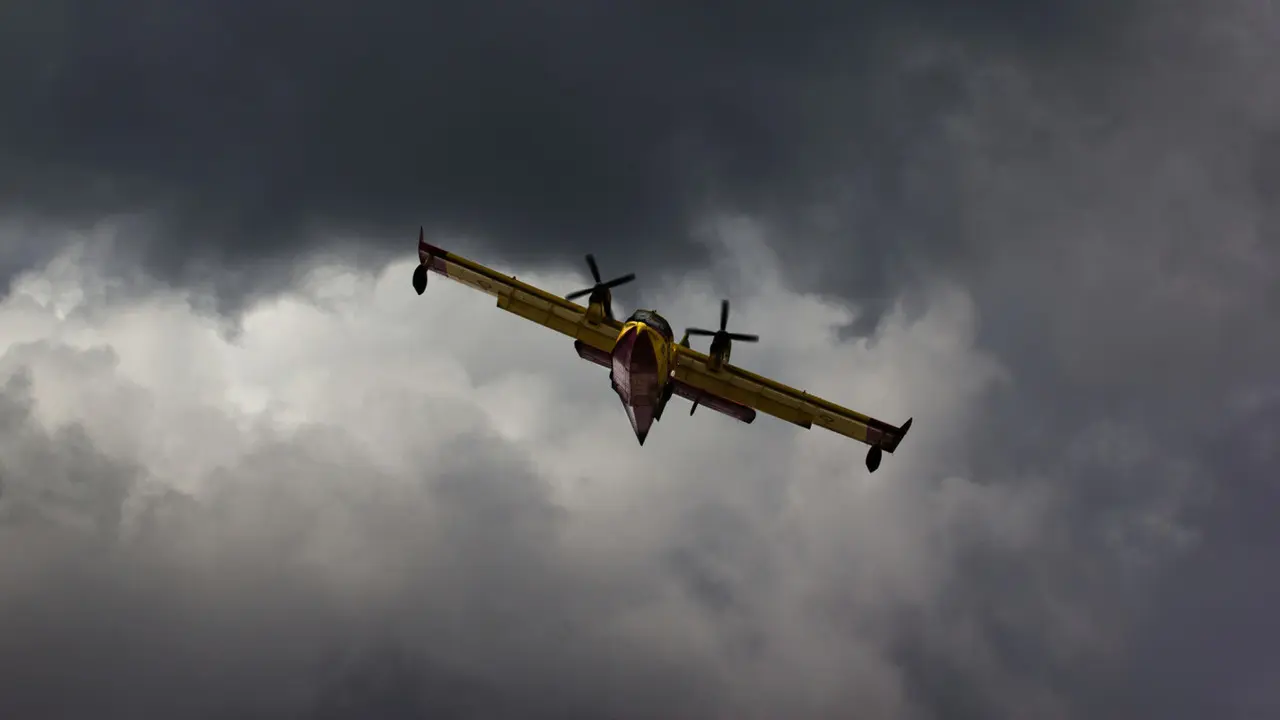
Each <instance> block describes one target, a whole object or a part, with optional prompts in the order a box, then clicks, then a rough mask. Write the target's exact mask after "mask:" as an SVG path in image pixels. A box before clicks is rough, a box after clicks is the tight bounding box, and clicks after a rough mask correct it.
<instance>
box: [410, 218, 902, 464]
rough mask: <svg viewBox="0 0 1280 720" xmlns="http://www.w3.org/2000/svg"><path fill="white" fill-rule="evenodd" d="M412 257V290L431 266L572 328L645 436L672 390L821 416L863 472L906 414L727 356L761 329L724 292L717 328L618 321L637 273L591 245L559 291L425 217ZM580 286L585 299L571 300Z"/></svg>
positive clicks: (811, 421)
mask: <svg viewBox="0 0 1280 720" xmlns="http://www.w3.org/2000/svg"><path fill="white" fill-rule="evenodd" d="M418 263H419V264H418V267H417V268H415V269H414V271H413V289H414V290H415V291H416V292H417V293H418V294H419V295H421V294H423V293H424V292H426V289H427V275H428V271H430V272H434V273H436V274H438V275H443V276H445V277H447V278H449V279H451V280H455V281H457V282H460V283H462V284H463V285H466V286H468V287H471V288H474V289H476V290H480V291H481V292H484V293H487V294H489V295H492V296H494V297H496V298H497V299H498V307H500V308H502V309H503V310H506V311H507V312H510V313H513V314H515V315H519V316H520V317H523V318H525V319H527V320H531V321H533V322H536V323H538V324H540V325H543V326H545V327H549V328H551V329H552V330H556V331H557V332H560V333H563V334H565V335H567V336H569V337H571V338H573V339H574V343H573V346H574V349H576V350H577V352H578V355H579V356H580V357H582V358H583V359H585V360H589V361H591V362H593V363H595V364H597V365H600V366H603V367H605V368H608V370H609V381H610V383H611V384H612V386H613V390H614V392H615V393H617V395H618V399H620V400H621V401H622V406H623V408H625V409H626V413H627V418H628V419H629V420H630V421H631V428H632V430H633V431H635V435H636V440H638V441H639V442H640V444H641V445H642V446H643V445H644V441H645V438H646V437H648V435H649V430H650V429H651V428H652V426H653V423H654V422H655V421H658V420H661V418H662V412H663V410H665V409H666V407H667V403H668V402H669V401H670V400H671V398H672V396H674V395H679V396H681V397H683V398H685V399H687V400H689V401H690V402H692V403H693V405H692V407H690V408H689V414H690V415H693V413H694V411H695V410H697V409H698V408H699V407H705V408H708V409H711V410H715V411H716V412H719V413H723V414H724V415H728V416H729V417H732V418H735V419H737V420H739V421H741V422H744V423H751V422H753V421H754V420H755V419H756V411H760V412H763V413H766V414H768V415H772V416H774V417H777V418H780V419H782V420H786V421H788V422H790V423H793V424H795V425H799V426H800V427H802V428H805V429H809V428H811V427H813V426H814V425H818V426H819V427H824V428H827V429H828V430H831V431H833V432H836V433H839V434H841V435H844V436H846V437H850V438H853V439H854V440H858V441H859V442H862V443H865V444H867V445H869V446H870V449H869V450H868V451H867V458H866V466H867V470H868V471H870V472H875V471H876V469H877V468H879V467H880V462H881V459H882V456H883V453H886V452H888V453H892V452H894V451H895V450H897V449H898V444H899V443H901V442H902V439H903V438H904V437H905V436H906V434H907V431H908V430H910V429H911V419H908V420H907V421H906V422H905V423H903V424H902V425H901V426H894V425H890V424H889V423H887V422H884V421H882V420H877V419H875V418H872V417H869V416H867V415H863V414H862V413H859V412H855V411H853V410H850V409H848V408H845V407H841V406H839V405H836V404H835V403H833V402H830V401H828V400H823V399H822V398H820V397H816V396H814V395H810V394H809V393H807V392H804V391H801V390H796V389H795V388H792V387H788V386H786V385H783V384H782V383H779V382H776V381H774V380H770V379H769V378H766V377H762V376H760V375H757V374H755V373H752V372H748V371H746V370H743V369H742V368H739V367H736V366H734V365H731V364H729V355H730V351H731V349H732V347H733V342H734V341H738V342H757V341H759V337H757V336H755V335H746V334H742V333H731V332H729V331H728V330H726V326H727V325H728V322H729V301H728V300H725V301H723V302H722V303H721V305H720V328H719V329H718V330H705V329H702V328H689V329H687V330H685V332H684V336H683V337H682V338H681V340H680V342H678V343H677V342H676V341H675V336H674V334H673V333H672V332H671V325H670V323H668V322H667V321H666V319H665V318H663V317H662V316H661V315H659V314H658V313H657V312H656V311H654V310H643V309H642V310H636V311H635V312H634V313H632V314H631V316H630V317H628V318H627V319H626V320H625V321H619V320H617V319H616V318H615V317H614V315H613V294H612V290H613V288H616V287H618V286H619V285H624V284H626V283H629V282H631V281H633V280H635V275H634V274H628V275H623V276H622V277H618V278H615V279H613V280H609V281H607V282H605V281H603V280H601V277H600V269H599V267H597V265H596V261H595V258H594V257H592V256H591V255H587V267H588V268H589V269H590V270H591V277H592V279H593V280H594V281H595V284H594V285H592V286H591V287H589V288H586V289H583V290H578V291H576V292H572V293H569V294H568V295H566V296H565V297H558V296H556V295H552V294H551V293H549V292H546V291H544V290H540V289H539V288H536V287H534V286H532V285H529V284H528V283H524V282H521V281H519V280H517V279H516V278H515V277H514V276H510V275H504V274H502V273H500V272H497V271H495V270H491V269H489V268H487V267H485V266H484V265H481V264H480V263H477V262H474V261H472V260H468V259H467V258H464V257H461V256H460V255H457V254H455V253H451V252H446V251H445V250H442V249H440V248H438V247H436V246H435V245H432V244H430V243H428V242H427V241H426V239H425V232H424V229H423V228H422V227H419V228H418ZM584 295H585V296H587V305H586V307H583V306H582V305H579V304H577V303H575V302H573V300H574V299H575V298H578V297H582V296H584ZM691 335H698V336H709V337H711V347H710V349H709V351H708V353H706V354H703V353H701V352H698V351H697V350H694V349H693V348H691V347H690V346H689V337H690V336H691Z"/></svg>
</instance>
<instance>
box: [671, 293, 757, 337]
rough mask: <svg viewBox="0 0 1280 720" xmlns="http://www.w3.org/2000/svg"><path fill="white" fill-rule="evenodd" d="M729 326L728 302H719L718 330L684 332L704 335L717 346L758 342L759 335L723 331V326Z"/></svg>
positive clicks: (691, 329)
mask: <svg viewBox="0 0 1280 720" xmlns="http://www.w3.org/2000/svg"><path fill="white" fill-rule="evenodd" d="M728 324H729V301H728V300H721V301H720V329H719V330H704V329H702V328H689V329H688V330H685V334H687V335H706V336H710V337H711V338H712V340H711V342H712V343H715V344H719V343H721V342H724V341H725V340H737V341H739V342H760V336H759V335H748V334H745V333H731V332H729V331H728V330H725V326H726V325H728Z"/></svg>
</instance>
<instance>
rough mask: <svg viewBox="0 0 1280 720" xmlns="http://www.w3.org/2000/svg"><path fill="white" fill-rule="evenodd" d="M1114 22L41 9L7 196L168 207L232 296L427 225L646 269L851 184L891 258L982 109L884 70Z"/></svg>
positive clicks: (25, 19)
mask: <svg viewBox="0 0 1280 720" xmlns="http://www.w3.org/2000/svg"><path fill="white" fill-rule="evenodd" d="M1114 5H1115V4H1110V3H1078V2H1076V3H1072V2H1042V3H1038V4H1036V5H1035V6H1029V5H1027V4H1025V3H1016V2H1005V1H1002V0H992V1H990V2H985V3H980V4H972V3H970V4H966V5H965V6H964V7H957V6H955V4H954V3H947V2H933V1H929V0H923V1H919V2H914V3H902V2H892V3H890V2H872V3H856V4H855V3H849V4H845V5H839V4H831V3H813V4H809V5H805V4H803V3H801V4H796V3H787V4H785V5H784V4H780V3H757V4H750V3H748V4H743V3H735V4H732V5H717V4H714V3H683V4H680V5H678V6H676V5H670V6H666V7H665V9H659V8H658V7H657V6H654V5H652V4H651V3H608V4H607V5H597V4H591V3H576V2H559V3H536V4H529V3H495V2H470V3H448V4H445V3H426V4H422V3H395V2H370V3H361V4H358V5H352V4H350V3H347V4H342V3H336V4H335V3H296V2H283V1H279V0H277V1H274V2H256V3H247V2H234V3H225V2H204V1H200V2H189V3H182V4H179V5H172V4H166V3H151V2H126V3H124V4H115V5H112V6H111V8H110V9H107V8H106V7H105V6H99V5H97V4H94V3H80V2H70V1H61V2H51V3H42V4H40V5H39V7H38V8H33V9H23V10H19V9H17V8H18V6H16V5H15V6H12V7H11V8H10V11H9V17H6V18H5V23H4V26H5V33H6V34H5V43H4V50H3V51H2V52H4V53H5V55H4V63H3V66H4V68H5V69H4V76H3V78H4V84H5V86H6V87H7V88H9V89H10V90H9V91H7V92H6V93H5V99H4V103H5V106H4V112H3V113H0V116H2V117H3V118H4V119H3V120H2V121H0V122H2V123H3V125H0V130H2V132H0V137H3V138H4V139H3V141H2V142H3V146H0V158H3V160H4V162H3V163H0V167H2V168H3V170H2V171H0V172H3V177H2V178H0V185H2V186H3V188H4V193H3V197H4V203H5V204H6V206H7V208H8V210H9V211H10V212H20V213H25V214H29V215H39V216H44V217H54V218H77V219H80V220H87V221H95V220H97V219H99V218H101V217H103V216H105V215H108V214H111V213H118V212H130V213H133V212H156V213H160V214H161V215H162V216H163V218H164V220H165V221H166V225H165V229H164V230H163V231H161V232H148V233H139V237H136V238H133V240H134V241H135V242H137V243H140V244H141V245H143V246H144V247H143V257H144V258H145V262H146V263H147V264H148V265H149V266H150V267H151V268H153V270H154V271H155V272H157V273H159V274H161V275H162V276H164V277H166V278H176V279H179V280H187V281H195V280H197V279H198V280H201V281H207V280H209V279H210V278H209V276H210V275H212V276H213V281H214V282H215V283H217V284H218V285H219V286H220V289H221V290H222V292H223V293H224V294H227V295H230V296H235V295H237V294H240V293H244V292H252V290H253V287H252V283H262V284H265V285H268V286H269V285H273V284H279V283H280V282H282V281H281V280H280V279H279V277H280V273H279V270H278V268H279V266H281V265H287V264H288V263H290V262H293V261H295V260H296V259H297V257H298V256H299V255H301V254H304V253H305V252H306V251H307V250H308V249H310V247H311V245H310V243H312V242H314V235H313V233H312V231H314V230H315V229H316V228H317V227H326V228H330V229H336V230H338V231H339V232H342V233H362V234H364V235H365V236H371V237H375V238H383V239H382V240H381V241H376V240H375V241H370V242H382V243H383V245H381V246H380V247H381V248H382V249H383V250H385V251H386V252H392V251H394V252H404V249H403V248H404V246H405V244H406V242H407V241H406V237H407V236H408V235H409V234H411V233H412V230H413V228H414V227H415V226H416V225H418V224H420V223H425V224H427V225H428V226H431V227H433V228H436V229H437V230H440V231H442V232H448V231H453V232H459V233H464V234H468V235H474V236H479V237H481V238H483V240H484V241H485V242H487V243H489V244H490V247H492V248H493V249H494V251H495V252H497V253H498V254H499V255H500V256H502V257H506V258H510V259H514V260H520V261H531V260H532V261H545V260H547V259H565V258H576V257H577V256H579V255H580V254H581V253H582V252H584V251H587V250H595V251H598V252H600V253H601V254H602V255H603V256H604V258H605V259H607V264H608V265H609V266H613V267H617V268H619V271H620V272H622V271H625V270H624V267H625V266H632V267H636V268H646V269H647V268H649V267H655V266H661V265H664V264H669V263H671V262H675V261H677V260H678V259H681V258H688V257H692V256H693V253H696V252H697V247H696V246H693V245H691V244H690V243H688V241H687V240H688V238H687V235H688V222H689V221H690V219H691V218H692V217H694V216H695V215H696V214H697V213H698V212H701V211H703V210H705V205H706V203H708V202H717V203H726V204H729V205H730V206H732V205H738V206H748V207H749V208H750V209H751V211H752V212H758V211H761V210H766V208H767V212H768V213H769V214H777V213H782V212H784V211H786V210H787V209H788V208H789V207H790V203H791V202H792V201H797V200H804V199H806V198H807V197H809V196H810V195H812V194H814V193H818V194H825V193H824V192H823V191H824V189H825V188H826V187H827V186H828V185H829V184H830V183H832V182H834V181H837V180H841V181H846V180H843V179H842V176H843V175H844V174H845V173H847V172H848V171H849V169H850V168H851V167H856V168H857V170H856V178H857V179H859V180H861V181H863V183H862V184H861V185H860V192H861V193H862V194H863V198H862V200H861V201H860V202H865V203H867V204H868V205H869V206H871V207H873V208H876V209H875V211H874V218H871V219H869V220H868V221H867V224H865V226H864V227H862V228H859V229H860V230H863V231H865V232H864V233H863V234H864V235H867V236H868V237H867V238H866V239H864V240H859V241H858V242H857V245H858V246H859V247H863V248H877V247H879V248H883V247H886V246H887V245H890V244H893V243H898V242H901V240H902V239H903V237H904V236H906V235H908V234H910V233H909V232H907V231H902V230H896V229H895V228H896V227H897V226H898V225H900V224H902V223H904V222H907V223H909V224H915V221H914V220H912V218H916V217H921V216H923V217H925V218H927V217H934V216H936V215H937V214H938V213H939V212H941V211H943V210H945V209H946V208H945V206H946V205H947V203H949V202H950V201H951V200H950V199H949V198H941V197H935V198H913V197H908V196H906V195H904V194H903V192H904V189H905V188H904V184H903V178H902V177H901V167H902V165H903V159H904V157H905V156H906V155H907V154H909V153H910V152H911V148H912V147H913V146H914V145H915V144H916V143H917V142H918V140H919V138H920V137H921V135H922V134H926V133H928V132H929V128H930V127H931V123H933V122H934V118H936V116H937V115H938V114H939V112H941V111H943V110H945V109H947V108H950V107H953V106H955V105H956V104H957V103H958V102H961V101H962V100H963V98H962V97H961V94H960V93H961V89H960V87H959V85H958V81H959V79H960V78H959V76H958V75H957V74H956V73H955V72H953V71H951V70H949V69H947V68H941V67H931V68H926V69H925V70H924V71H923V72H919V73H899V72H897V71H896V70H895V69H894V68H891V67H887V66H886V64H885V62H884V56H885V55H886V53H891V52H892V51H893V50H894V49H895V47H896V46H897V45H898V44H900V43H901V44H909V43H911V42H914V41H915V39H916V38H917V37H918V36H921V35H939V36H941V37H944V38H947V39H948V40H950V41H954V42H956V43H959V44H961V45H963V46H965V47H972V48H974V49H975V50H978V51H980V52H982V53H983V54H992V55H1001V54H1012V55H1016V56H1019V57H1025V58H1027V59H1028V60H1034V61H1036V62H1041V61H1043V62H1050V61H1051V59H1052V57H1053V55H1054V54H1055V53H1056V52H1064V51H1069V52H1072V54H1073V55H1074V52H1075V51H1074V48H1075V47H1076V46H1078V45H1079V44H1080V43H1088V44H1089V45H1090V46H1091V47H1100V48H1106V47H1108V46H1109V44H1110V43H1111V42H1112V37H1111V36H1112V35H1113V34H1115V33H1116V32H1117V30H1116V29H1117V28H1119V29H1123V28H1124V27H1126V25H1125V24H1124V22H1122V18H1123V16H1124V15H1125V13H1126V12H1127V11H1126V10H1124V9H1120V8H1115V7H1114ZM1103 8H1111V9H1107V10H1103ZM886 72H887V73H888V76H887V77H882V75H884V73H886ZM711 188H714V191H713V190H712V189H711ZM712 192H714V194H715V198H714V200H713V199H712V198H711V197H709V193H712ZM934 229H936V227H935V226H934V225H932V224H930V226H929V227H928V230H929V231H932V230H934ZM624 241H626V242H634V243H643V244H644V246H643V247H641V246H638V245H632V246H627V245H625V244H622V243H623V242H624ZM952 241H953V239H952V238H947V239H946V240H945V241H943V242H942V244H943V245H946V244H949V243H951V242H952ZM926 242H927V243H928V244H929V245H930V246H934V247H936V245H937V241H935V240H934V239H932V238H930V239H928V240H926ZM654 250H661V251H662V252H663V253H672V255H670V256H667V255H664V254H662V253H655V252H654ZM374 252H375V254H377V251H376V250H375V251H374ZM890 254H892V253H890ZM869 257H871V258H875V259H874V260H871V261H870V265H871V270H876V269H878V268H879V267H880V266H881V265H883V264H884V262H886V261H887V259H886V258H876V257H875V256H874V255H871V256H869ZM264 261H270V262H271V263H272V266H273V267H274V268H277V269H276V270H272V271H270V272H262V271H261V269H260V268H259V267H258V265H257V264H258V263H260V262H264ZM863 263H864V266H865V265H866V264H867V263H868V260H866V259H864V261H863ZM219 267H225V268H227V271H226V273H224V275H223V276H221V277H220V276H218V275H217V272H216V268H219ZM232 271H243V272H248V273H250V274H251V275H253V278H252V281H251V283H250V284H249V285H248V286H243V285H239V284H237V282H236V281H234V280H231V279H229V278H228V276H229V275H231V273H232ZM862 275H865V276H866V277H867V278H870V277H873V276H874V273H873V272H864V273H862Z"/></svg>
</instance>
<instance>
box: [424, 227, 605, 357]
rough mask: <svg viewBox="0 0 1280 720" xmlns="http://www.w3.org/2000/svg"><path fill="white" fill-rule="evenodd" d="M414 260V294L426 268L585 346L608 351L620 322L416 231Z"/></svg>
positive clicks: (597, 307)
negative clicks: (447, 248)
mask: <svg viewBox="0 0 1280 720" xmlns="http://www.w3.org/2000/svg"><path fill="white" fill-rule="evenodd" d="M418 260H419V261H420V262H421V265H419V266H418V268H417V270H415V271H414V275H413V286H414V289H415V290H417V291H418V294H422V292H423V291H424V290H425V289H426V286H427V271H428V270H430V271H431V272H434V273H437V274H439V275H444V276H445V277H447V278H449V279H451V280H456V281H457V282H460V283H462V284H463V285H466V286H468V287H472V288H475V289H476V290H479V291H481V292H484V293H487V294H489V295H493V296H494V297H496V298H497V299H498V307H500V308H502V309H503V310H506V311H507V312H510V313H514V314H516V315H519V316H520V317H522V318H525V319H527V320H532V321H533V322H536V323H538V324H539V325H544V326H546V327H549V328H551V329H552V330H555V331H557V332H561V333H564V334H565V335H568V336H569V337H571V338H575V339H578V340H581V341H583V342H584V343H586V344H587V345H590V346H592V347H596V348H599V349H601V350H604V351H605V352H612V351H613V345H614V343H615V342H616V341H617V338H618V333H619V332H621V330H622V323H620V322H618V321H616V320H610V319H609V318H607V317H605V316H604V314H603V312H602V311H601V309H600V308H599V306H596V307H592V308H588V307H583V306H581V305H579V304H577V303H575V302H571V301H569V300H565V299H564V298H562V297H557V296H555V295H552V294H551V293H549V292H546V291H545V290H540V289H538V288H536V287H534V286H532V285H530V284H528V283H523V282H520V281H519V280H516V279H515V277H514V276H511V275H503V274H502V273H500V272H498V271H496V270H491V269H489V268H487V267H485V266H484V265H481V264H480V263H478V262H474V261H472V260H468V259H466V258H464V257H461V256H459V255H456V254H454V253H451V252H447V251H445V250H441V249H440V248H438V247H436V246H434V245H431V244H429V243H427V242H426V240H425V239H424V237H423V232H422V230H419V231H418Z"/></svg>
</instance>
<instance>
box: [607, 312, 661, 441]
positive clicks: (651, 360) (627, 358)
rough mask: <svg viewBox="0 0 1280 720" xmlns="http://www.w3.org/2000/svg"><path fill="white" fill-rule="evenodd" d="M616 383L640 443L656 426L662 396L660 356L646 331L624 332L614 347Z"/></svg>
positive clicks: (615, 387)
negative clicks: (655, 421)
mask: <svg viewBox="0 0 1280 720" xmlns="http://www.w3.org/2000/svg"><path fill="white" fill-rule="evenodd" d="M613 385H614V389H615V390H617V392H618V395H619V397H620V398H621V399H622V404H623V406H624V407H625V408H626V411H627V419H629V420H630V421H631V428H632V429H633V430H634V431H635V433H636V438H637V439H638V440H639V441H640V443H641V444H643V443H644V438H645V436H646V435H648V433H649V429H650V428H651V427H652V426H653V421H654V418H655V416H656V414H657V411H658V405H659V403H660V401H661V396H662V382H661V377H660V375H659V370H658V356H657V352H656V351H655V348H654V346H653V342H652V341H651V340H650V339H649V336H648V334H647V333H642V332H639V331H637V330H633V331H631V332H628V333H625V334H624V335H623V336H622V338H621V339H620V340H619V341H618V343H617V344H616V345H615V346H614V348H613Z"/></svg>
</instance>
